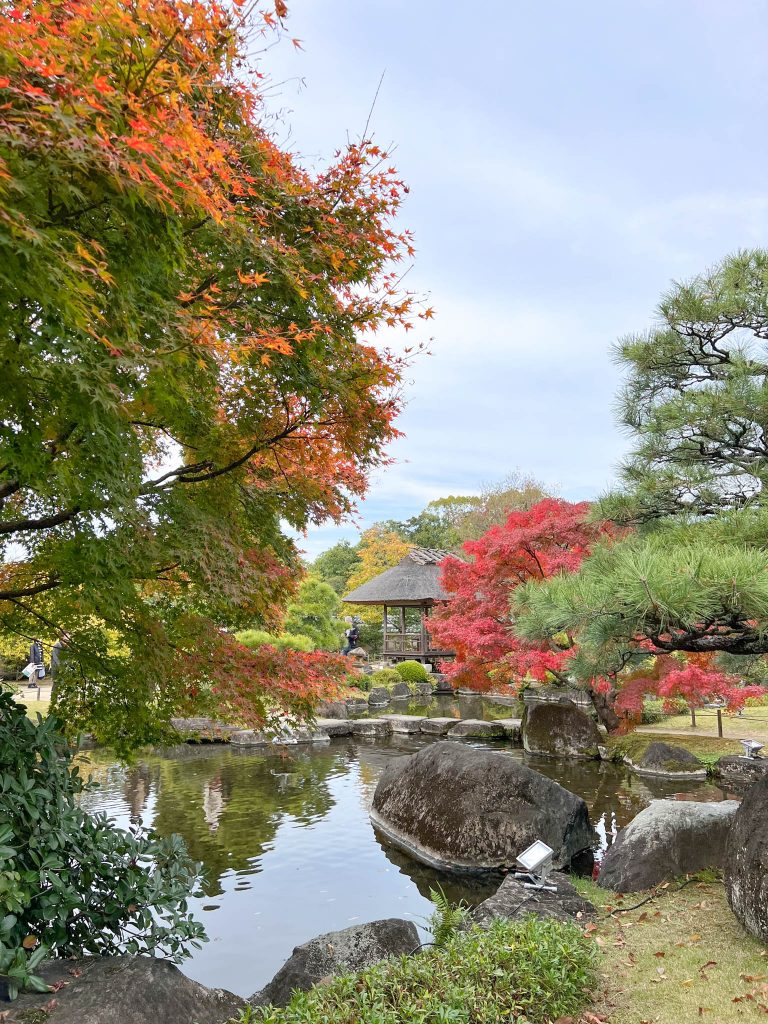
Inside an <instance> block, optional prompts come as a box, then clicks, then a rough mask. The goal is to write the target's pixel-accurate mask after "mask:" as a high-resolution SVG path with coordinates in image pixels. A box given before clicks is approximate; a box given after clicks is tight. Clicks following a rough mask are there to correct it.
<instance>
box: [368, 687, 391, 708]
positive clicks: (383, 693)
mask: <svg viewBox="0 0 768 1024" xmlns="http://www.w3.org/2000/svg"><path fill="white" fill-rule="evenodd" d="M391 699H392V698H391V697H390V695H389V690H387V689H386V687H384V686H374V688H373V689H372V690H371V692H370V693H369V694H368V703H369V704H375V705H378V706H379V707H383V706H384V705H385V704H389V702H390V700H391Z"/></svg>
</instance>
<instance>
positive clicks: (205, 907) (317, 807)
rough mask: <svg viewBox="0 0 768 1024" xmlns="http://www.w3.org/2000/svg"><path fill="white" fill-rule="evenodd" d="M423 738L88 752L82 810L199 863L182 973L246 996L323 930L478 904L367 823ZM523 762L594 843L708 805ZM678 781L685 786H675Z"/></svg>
mask: <svg viewBox="0 0 768 1024" xmlns="http://www.w3.org/2000/svg"><path fill="white" fill-rule="evenodd" d="M428 742H430V740H427V739H424V738H419V737H413V736H400V737H392V738H391V739H389V740H378V741H377V740H365V739H357V740H352V739H337V740H333V741H331V743H330V744H329V745H326V746H315V747H304V746H293V747H284V748H281V749H280V750H279V751H278V750H274V751H272V750H270V751H267V752H262V751H259V752H246V751H237V750H232V749H230V748H228V747H225V746H182V747H176V748H173V749H172V750H167V751H164V752H163V753H162V754H152V755H151V756H146V757H143V758H142V759H141V760H140V761H139V762H138V763H136V764H134V765H132V766H130V767H125V766H123V765H120V764H119V763H118V762H116V761H115V760H114V759H113V758H111V756H110V755H109V754H108V753H107V752H105V751H98V750H97V751H92V752H91V753H90V754H89V755H88V757H89V760H90V771H91V773H92V775H93V777H94V779H95V780H96V781H98V782H99V783H100V788H99V789H98V790H96V791H94V792H93V793H90V794H88V795H87V798H86V804H87V806H88V808H89V809H90V810H100V811H106V812H107V813H109V814H111V815H112V816H114V817H115V818H116V819H117V821H118V823H119V824H122V825H126V824H127V823H128V822H129V821H130V819H131V818H136V817H141V818H142V819H143V820H144V821H145V822H146V823H148V824H152V825H154V827H155V828H156V829H157V830H158V831H159V832H161V833H163V834H168V833H171V832H176V833H179V834H180V835H181V836H182V837H183V838H184V840H185V841H186V844H187V847H188V848H189V851H190V853H191V854H192V856H193V857H194V858H195V859H196V860H199V861H202V863H203V866H204V869H205V873H206V881H205V885H204V895H203V896H202V897H201V898H195V899H193V900H192V901H191V903H192V909H193V910H194V911H195V914H196V916H197V917H198V918H199V919H201V920H202V921H203V922H204V924H205V927H206V930H207V932H208V936H209V939H210V941H209V942H208V943H206V944H205V945H204V946H203V948H202V949H201V950H200V951H198V952H196V953H195V955H194V956H193V957H192V958H191V959H190V960H187V961H185V963H184V964H183V965H182V970H183V971H184V973H185V974H187V975H189V977H191V978H195V979H196V980H198V981H200V982H202V983H203V984H205V985H215V986H219V987H223V988H228V989H230V990H231V991H233V992H237V993H238V994H239V995H243V996H247V995H250V994H251V993H252V992H254V991H255V990H256V989H259V988H261V987H262V986H263V985H264V984H265V983H266V982H267V981H269V979H270V978H271V977H272V975H273V974H274V973H275V971H276V970H277V969H278V968H279V967H280V966H281V964H282V963H283V962H284V960H285V959H286V958H287V957H288V956H289V955H290V953H291V950H292V949H293V947H294V946H295V945H297V944H298V943H300V942H303V941H305V940H306V939H309V938H312V937H313V936H314V935H317V934H319V933H321V932H326V931H331V930H335V929H339V928H346V927H348V926H349V925H351V924H354V923H356V922H364V921H372V920H375V919H377V918H381V917H405V918H410V919H412V920H413V921H414V922H415V923H416V924H417V926H419V927H420V928H423V921H424V918H425V917H426V916H427V915H428V914H429V913H430V910H431V905H430V903H429V898H428V897H429V889H430V887H434V885H435V883H436V882H440V884H441V885H442V886H443V888H444V889H445V891H446V892H447V893H448V894H449V896H451V897H452V898H456V899H458V898H461V897H463V898H464V899H466V900H468V901H469V902H470V903H477V902H479V901H480V900H482V899H484V898H485V897H486V896H488V895H490V894H491V892H492V891H494V889H495V888H496V885H497V884H498V881H495V882H478V881H475V882H471V881H468V880H466V879H462V880H455V879H453V880H452V879H451V878H450V877H446V876H441V875H440V874H439V873H437V872H435V871H432V870H431V869H429V868H426V867H424V866H422V865H419V864H417V863H416V862H414V861H411V860H409V859H408V858H407V857H405V856H404V855H403V854H401V853H398V852H397V851H395V850H392V849H390V848H388V847H386V846H384V845H383V844H382V843H380V842H379V840H378V839H377V837H376V835H375V834H374V832H373V829H372V828H371V825H370V823H369V820H368V810H369V807H370V804H371V800H372V798H373V791H374V789H375V787H376V782H377V780H378V778H379V775H380V774H381V771H382V769H383V768H384V766H385V765H386V763H387V762H388V761H389V759H390V758H393V757H399V756H402V755H403V754H408V753H413V752H414V751H415V750H418V749H419V748H420V747H421V746H423V745H424V744H425V743H428ZM497 749H503V750H505V751H506V752H507V753H508V754H509V755H510V756H512V757H515V758H518V759H520V760H525V762H526V763H527V764H530V765H531V767H535V768H536V769H538V770H539V771H541V772H543V773H544V774H545V775H548V776H550V777H551V778H553V779H555V780H557V781H558V782H560V783H562V784H563V785H565V786H567V787H568V788H569V789H571V790H572V791H573V792H575V793H578V794H579V795H580V796H582V797H583V798H584V799H585V800H586V802H587V804H588V805H589V809H590V814H591V818H592V821H593V823H594V824H595V825H596V827H597V829H598V832H599V834H600V836H601V841H602V842H603V844H606V843H609V842H610V841H611V838H612V834H614V833H615V830H616V828H617V827H620V826H621V825H623V824H625V823H627V822H628V821H629V820H631V819H632V818H633V817H634V816H635V815H636V814H637V813H638V812H639V811H640V810H641V809H642V808H643V807H645V806H646V805H647V804H648V802H649V801H650V800H651V799H653V798H657V797H678V798H680V799H686V798H687V799H696V800H719V799H722V798H723V793H722V791H721V790H720V789H718V788H717V787H715V786H712V785H710V784H708V783H698V784H697V783H685V784H683V783H669V782H663V781H661V780H653V779H639V778H637V777H636V776H632V775H631V774H630V773H628V772H627V771H625V770H624V769H623V768H620V767H617V766H615V765H612V764H602V763H596V762H570V763H567V764H566V763H564V762H552V761H547V760H544V759H534V758H531V757H529V756H528V755H526V754H524V753H523V751H522V750H520V749H519V748H513V747H510V746H509V745H508V744H506V743H504V744H501V745H499V746H498V747H497ZM681 787H684V788H681Z"/></svg>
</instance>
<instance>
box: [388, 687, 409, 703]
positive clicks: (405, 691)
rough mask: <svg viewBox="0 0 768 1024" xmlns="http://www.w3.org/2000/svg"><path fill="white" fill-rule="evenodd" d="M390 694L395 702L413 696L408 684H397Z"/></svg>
mask: <svg viewBox="0 0 768 1024" xmlns="http://www.w3.org/2000/svg"><path fill="white" fill-rule="evenodd" d="M389 692H390V695H391V696H392V698H393V699H394V700H402V699H403V698H408V697H410V696H412V694H411V688H410V686H409V685H408V683H395V684H394V685H393V686H392V688H391V689H390V691H389Z"/></svg>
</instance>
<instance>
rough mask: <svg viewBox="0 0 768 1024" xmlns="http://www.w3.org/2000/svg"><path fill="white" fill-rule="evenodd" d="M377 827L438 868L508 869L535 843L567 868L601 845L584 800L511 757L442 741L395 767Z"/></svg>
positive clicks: (379, 800) (381, 788)
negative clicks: (550, 850)
mask: <svg viewBox="0 0 768 1024" xmlns="http://www.w3.org/2000/svg"><path fill="white" fill-rule="evenodd" d="M371 821H372V822H373V824H374V825H375V826H376V828H378V830H379V831H380V832H381V833H382V835H383V836H384V837H385V838H386V839H388V840H389V841H390V842H391V843H392V844H393V845H395V846H397V847H399V848H400V849H402V850H405V852H406V853H408V854H410V855H411V856H412V857H415V858H416V859H417V860H420V861H422V862H423V863H425V864H429V865H431V866H433V867H437V868H441V869H443V870H453V871H486V870H494V869H497V868H503V867H510V866H512V865H513V864H514V862H515V859H516V857H517V856H518V854H520V853H521V852H522V851H523V850H524V849H525V848H526V847H527V846H529V845H530V844H531V843H532V842H533V841H534V839H542V840H544V842H545V843H547V844H548V845H549V846H551V847H552V848H553V849H554V851H555V858H554V859H555V866H556V867H565V866H567V865H569V864H570V863H571V861H572V860H573V859H574V858H575V857H576V856H577V855H578V854H579V853H580V852H581V851H583V850H585V849H587V848H590V847H591V846H592V845H593V842H594V841H595V838H596V836H595V833H594V831H593V829H592V828H591V826H590V824H589V814H588V811H587V805H586V804H585V803H584V801H583V800H582V799H581V798H580V797H578V796H575V795H574V794H573V793H569V792H568V790H567V789H564V788H563V787H562V786H559V785H558V784H557V783H556V782H552V780H551V779H548V778H546V777H545V776H543V775H541V774H540V773H539V772H536V771H533V769H531V768H528V767H526V766H525V765H523V764H521V763H520V762H519V761H517V760H515V759H514V758H512V757H510V756H509V755H508V754H505V753H502V752H497V751H491V750H481V749H478V748H476V747H470V746H465V745H464V744H461V743H454V742H453V741H452V740H451V741H441V742H437V743H433V744H430V745H429V746H427V747H424V748H423V749H422V750H419V751H418V752H417V753H415V754H411V755H410V756H407V757H398V758H395V759H394V760H392V761H390V762H389V763H388V764H387V766H386V768H385V769H384V771H383V772H382V775H381V778H380V779H379V783H378V785H377V787H376V792H375V794H374V797H373V808H372V810H371Z"/></svg>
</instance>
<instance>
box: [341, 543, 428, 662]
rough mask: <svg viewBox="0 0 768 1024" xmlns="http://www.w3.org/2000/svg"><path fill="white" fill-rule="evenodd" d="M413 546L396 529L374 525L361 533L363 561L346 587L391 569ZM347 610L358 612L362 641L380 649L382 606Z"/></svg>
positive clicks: (376, 650)
mask: <svg viewBox="0 0 768 1024" xmlns="http://www.w3.org/2000/svg"><path fill="white" fill-rule="evenodd" d="M412 547H413V544H409V543H408V542H407V541H405V540H403V539H402V537H399V536H398V535H397V534H396V533H395V532H394V530H387V529H383V528H382V527H381V526H379V525H374V526H372V527H371V528H370V529H368V530H366V531H365V532H364V533H363V535H362V536H361V537H360V544H359V545H358V548H357V554H358V557H359V559H360V564H359V565H358V566H357V568H356V569H355V571H354V572H353V573H352V575H351V576H350V577H349V582H348V584H347V591H348V592H349V591H351V590H354V589H355V587H360V586H362V584H363V583H367V582H368V580H372V579H373V578H374V576H378V575H379V574H380V573H382V572H386V570H387V569H392V568H393V567H394V566H396V565H397V563H398V562H399V561H401V559H403V558H405V556H406V555H407V554H408V552H409V551H410V550H411V548H412ZM346 608H347V610H348V613H349V614H351V615H356V616H357V617H358V618H359V619H360V620H361V621H362V624H363V625H362V627H361V629H360V643H361V645H362V646H363V647H365V649H366V650H367V651H368V652H369V653H379V652H380V651H381V608H380V607H378V606H371V605H358V604H350V605H346Z"/></svg>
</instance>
